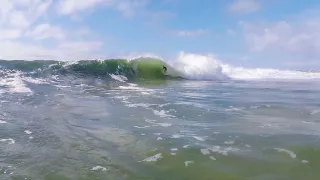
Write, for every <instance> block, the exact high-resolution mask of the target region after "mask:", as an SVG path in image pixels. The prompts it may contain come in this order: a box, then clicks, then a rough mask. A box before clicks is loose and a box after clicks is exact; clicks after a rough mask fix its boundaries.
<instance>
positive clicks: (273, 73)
mask: <svg viewBox="0 0 320 180" xmlns="http://www.w3.org/2000/svg"><path fill="white" fill-rule="evenodd" d="M170 65H171V66H172V67H174V68H176V69H177V70H178V71H179V72H181V73H182V75H183V76H184V77H185V78H189V79H201V80H214V79H226V78H231V79H238V80H260V79H276V80H308V79H320V73H317V72H301V71H290V70H280V69H266V68H265V69H263V68H255V69H254V68H251V69H250V68H244V67H235V66H232V65H229V64H224V63H223V62H222V61H221V60H219V59H217V58H216V57H215V56H214V55H213V54H207V55H201V54H192V53H185V52H180V53H179V54H178V57H177V59H176V61H172V62H170Z"/></svg>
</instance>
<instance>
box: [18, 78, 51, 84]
mask: <svg viewBox="0 0 320 180" xmlns="http://www.w3.org/2000/svg"><path fill="white" fill-rule="evenodd" d="M23 80H24V81H27V82H29V83H33V84H49V83H48V82H47V81H46V80H44V79H39V78H30V77H24V78H23Z"/></svg>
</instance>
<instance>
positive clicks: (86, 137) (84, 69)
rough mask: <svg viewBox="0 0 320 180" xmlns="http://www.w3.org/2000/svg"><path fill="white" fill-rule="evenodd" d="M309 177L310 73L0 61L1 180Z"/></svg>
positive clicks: (314, 114)
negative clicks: (164, 68) (165, 68)
mask: <svg viewBox="0 0 320 180" xmlns="http://www.w3.org/2000/svg"><path fill="white" fill-rule="evenodd" d="M163 66H166V67H167V71H166V72H164V71H163ZM319 169H320V73H315V72H301V71H284V70H276V69H246V68H241V67H232V66H229V65H225V64H222V63H219V62H215V61H214V62H213V61H211V60H210V59H205V58H202V59H201V58H200V59H197V60H195V59H192V58H186V59H180V60H179V61H178V62H176V63H173V62H172V63H171V62H165V61H162V60H159V59H154V58H138V59H132V60H126V59H121V60H119V59H111V60H82V61H74V62H63V61H5V60H3V61H0V179H1V180H25V179H29V180H98V179H99V180H105V179H108V180H171V179H172V180H195V179H197V180H209V179H210V180H302V179H303V180H318V179H320V171H319Z"/></svg>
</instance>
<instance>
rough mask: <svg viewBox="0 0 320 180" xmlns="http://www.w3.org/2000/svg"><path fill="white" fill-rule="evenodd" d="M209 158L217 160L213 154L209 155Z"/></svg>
mask: <svg viewBox="0 0 320 180" xmlns="http://www.w3.org/2000/svg"><path fill="white" fill-rule="evenodd" d="M209 158H210V159H211V160H214V161H215V160H217V159H216V158H215V157H213V156H210V157H209Z"/></svg>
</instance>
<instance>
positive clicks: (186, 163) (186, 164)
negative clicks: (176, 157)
mask: <svg viewBox="0 0 320 180" xmlns="http://www.w3.org/2000/svg"><path fill="white" fill-rule="evenodd" d="M191 163H194V162H193V161H185V162H184V165H185V166H189V164H191Z"/></svg>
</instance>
